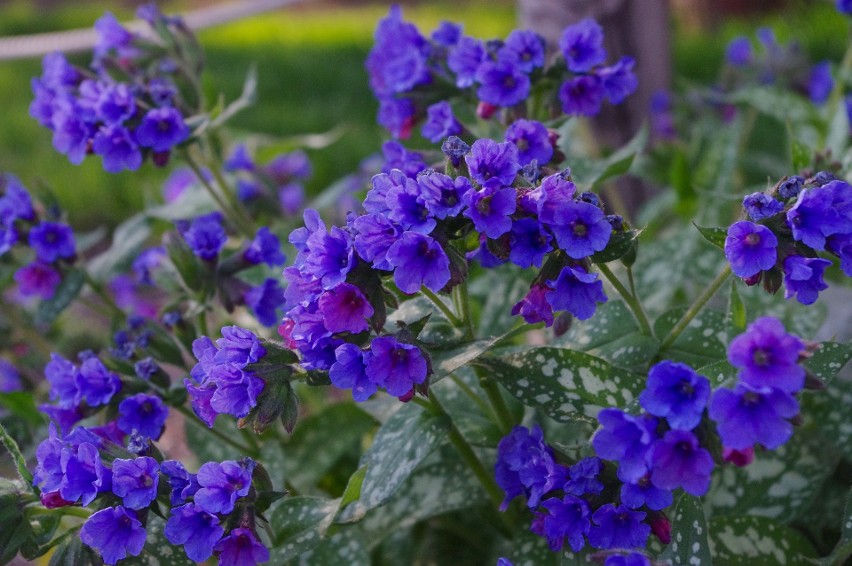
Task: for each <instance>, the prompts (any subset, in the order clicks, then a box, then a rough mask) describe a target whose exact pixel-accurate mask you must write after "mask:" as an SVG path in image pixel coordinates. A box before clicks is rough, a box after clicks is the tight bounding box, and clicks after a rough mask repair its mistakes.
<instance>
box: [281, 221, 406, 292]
mask: <svg viewBox="0 0 852 566" xmlns="http://www.w3.org/2000/svg"><path fill="white" fill-rule="evenodd" d="M353 227H354V228H355V230H356V232H357V233H356V234H355V251H357V252H358V255H359V256H361V258H362V259H364V260H365V261H369V262H372V263H373V269H381V270H384V271H391V270H393V266H392V265H391V264H390V263H389V262H388V260H387V254H388V250H389V249H390V247H391V246H392V245H393V243H394V242H396V241H397V239H399V235H400V234H401V233H402V231H401V230H400V229H399V227H398V226H397V225H396V224H394V223H393V222H391V221H390V219H389V218H388V217H387V216H385V215H384V214H366V215H364V216H359V217H358V218H356V219H355V222H354V223H353ZM291 286H292V285H291Z"/></svg>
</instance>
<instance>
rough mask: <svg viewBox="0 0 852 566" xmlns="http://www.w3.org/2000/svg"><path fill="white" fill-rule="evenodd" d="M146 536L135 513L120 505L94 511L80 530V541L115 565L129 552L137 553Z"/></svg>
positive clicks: (142, 545) (140, 550) (135, 554)
mask: <svg viewBox="0 0 852 566" xmlns="http://www.w3.org/2000/svg"><path fill="white" fill-rule="evenodd" d="M145 538H146V533H145V529H144V527H142V523H141V522H139V519H137V518H136V515H135V513H132V512H128V511H127V510H126V509H125V508H124V507H122V506H121V505H118V506H117V507H107V508H106V509H101V510H100V511H98V512H97V513H94V514H93V515H92V516H91V517H89V518H88V519H87V520H86V523H85V524H84V525H83V528H82V529H80V540H82V541H83V542H84V543H86V544H87V545H89V546H91V547H92V548H94V549H97V551H98V552H100V554H101V557H103V559H104V562H106V563H107V564H115V563H116V562H118V561H119V560H122V559H123V558H126V557H127V555H128V554H129V555H130V556H138V555H139V553H140V552H142V547H144V546H145Z"/></svg>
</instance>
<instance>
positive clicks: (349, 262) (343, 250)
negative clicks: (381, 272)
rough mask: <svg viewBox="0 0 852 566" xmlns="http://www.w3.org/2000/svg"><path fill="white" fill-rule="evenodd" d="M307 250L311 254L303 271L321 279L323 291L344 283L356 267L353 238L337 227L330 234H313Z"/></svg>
mask: <svg viewBox="0 0 852 566" xmlns="http://www.w3.org/2000/svg"><path fill="white" fill-rule="evenodd" d="M307 248H308V252H309V253H308V256H307V259H306V260H305V265H303V266H301V267H302V270H303V271H304V272H305V273H309V274H311V275H313V276H314V277H316V278H317V279H320V280H321V281H322V286H323V289H331V288H332V287H334V286H335V285H337V284H339V283H342V282H343V281H344V280H345V279H346V274H347V273H349V270H350V269H352V267H353V266H354V265H355V254H354V251H355V250H354V248H353V245H352V236H350V235H349V233H348V232H345V231H343V230H341V229H340V228H338V227H337V226H332V227H331V231H330V232H326V231H325V230H317V231H316V232H314V233H313V234H311V235H310V237H309V238H308V240H307ZM296 261H297V262H298V259H297V260H296Z"/></svg>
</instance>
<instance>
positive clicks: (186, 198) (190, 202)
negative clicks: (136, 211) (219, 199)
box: [146, 184, 217, 222]
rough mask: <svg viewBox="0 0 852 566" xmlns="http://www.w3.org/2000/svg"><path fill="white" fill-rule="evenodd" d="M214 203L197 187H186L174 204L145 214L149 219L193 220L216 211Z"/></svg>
mask: <svg viewBox="0 0 852 566" xmlns="http://www.w3.org/2000/svg"><path fill="white" fill-rule="evenodd" d="M216 209H217V208H216V203H215V202H214V201H213V199H212V198H211V197H210V195H209V194H207V192H206V191H205V190H204V189H203V188H201V187H200V186H199V185H197V184H194V185H191V186H190V187H188V188H187V189H186V190H185V191H183V192H182V193H181V195H180V196H179V197H178V198H177V200H175V201H174V202H170V203H167V204H163V205H160V206H155V207H152V208H149V209H148V210H147V211H146V213H147V214H148V216H149V217H151V218H159V219H160V220H166V221H169V222H173V221H175V220H183V219H187V218H194V217H196V216H201V215H202V214H207V213H208V212H213V211H214V210H216Z"/></svg>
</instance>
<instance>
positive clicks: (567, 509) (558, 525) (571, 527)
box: [532, 495, 591, 552]
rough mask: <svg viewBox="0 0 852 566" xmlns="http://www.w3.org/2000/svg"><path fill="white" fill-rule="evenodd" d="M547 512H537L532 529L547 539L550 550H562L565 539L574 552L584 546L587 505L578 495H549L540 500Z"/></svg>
mask: <svg viewBox="0 0 852 566" xmlns="http://www.w3.org/2000/svg"><path fill="white" fill-rule="evenodd" d="M541 506H542V507H544V508H545V509H546V510H547V513H537V514H536V517H535V519H533V527H532V531H533V532H534V533H536V534H538V535H540V536H543V537H544V538H546V539H547V543H548V544H549V545H550V550H552V551H553V552H558V551H560V550H562V545H563V544H564V543H565V540H566V539H567V540H568V546H570V547H571V550H573V551H574V552H579V551H580V550H582V549H583V547H584V546H586V539H585V535H587V534H588V533H589V527H590V526H591V522H590V521H589V515H590V514H591V511H590V510H589V505H588V504H587V503H586V502H585V501H584V500H582V499H580V498H579V497H574V496H573V495H565V496H564V497H562V498H561V499H559V498H557V497H551V498H550V499H547V500H545V501H543V502H542V504H541Z"/></svg>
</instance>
